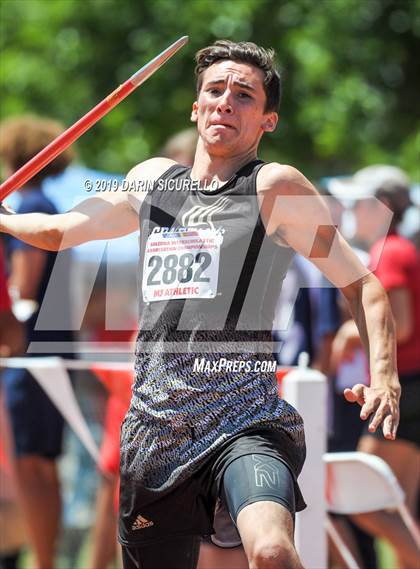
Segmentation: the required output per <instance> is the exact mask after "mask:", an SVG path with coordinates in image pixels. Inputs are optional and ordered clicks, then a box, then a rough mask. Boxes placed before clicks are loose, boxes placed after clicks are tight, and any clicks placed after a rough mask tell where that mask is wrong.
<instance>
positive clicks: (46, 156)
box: [0, 36, 188, 202]
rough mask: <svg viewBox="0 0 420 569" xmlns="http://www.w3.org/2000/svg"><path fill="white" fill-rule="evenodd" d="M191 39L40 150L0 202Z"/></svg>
mask: <svg viewBox="0 0 420 569" xmlns="http://www.w3.org/2000/svg"><path fill="white" fill-rule="evenodd" d="M187 41H188V36H183V37H181V38H179V40H177V41H176V42H175V43H173V44H172V45H170V46H169V47H168V48H167V49H165V50H164V51H162V53H160V54H159V55H157V56H156V57H155V58H153V59H152V60H151V61H149V63H147V64H146V65H144V66H143V67H142V68H141V69H139V70H138V71H136V73H134V75H132V76H131V77H130V78H129V79H127V81H126V82H125V83H122V85H120V86H119V87H117V89H115V91H113V92H112V93H111V94H110V95H108V97H105V99H104V100H103V101H101V102H100V103H98V104H97V105H96V107H93V109H91V110H90V111H89V112H87V113H86V114H85V115H84V116H83V117H82V118H81V119H79V120H78V121H77V122H75V123H74V125H72V126H71V127H69V128H68V129H67V130H65V131H64V132H63V133H62V134H60V135H59V136H57V138H55V139H54V140H53V141H52V142H50V144H48V146H46V147H45V148H44V149H43V150H41V151H40V152H38V154H36V155H35V156H34V157H33V158H31V160H29V161H28V162H27V163H26V164H24V165H23V166H22V167H21V168H19V170H17V171H16V172H15V173H14V174H12V176H10V178H8V179H7V180H6V181H5V182H3V184H1V186H0V202H1V200H4V198H5V197H7V196H8V195H9V194H11V193H12V192H13V191H14V190H17V189H18V188H20V187H22V186H23V185H24V184H26V182H28V180H30V179H31V178H33V176H35V174H37V173H38V172H39V171H40V170H42V168H44V166H46V165H47V164H49V163H50V162H51V161H52V160H54V158H56V157H57V156H58V155H59V154H61V152H63V151H64V150H65V149H66V148H67V147H68V146H70V144H73V142H74V141H75V140H77V139H78V138H79V137H80V136H82V134H83V133H85V132H86V131H87V130H88V129H89V128H90V127H91V126H93V125H94V124H95V123H96V122H98V120H99V119H101V118H102V117H103V116H104V115H106V114H107V113H109V111H110V110H111V109H113V108H114V107H115V106H116V105H118V103H119V102H121V101H122V100H123V99H125V98H126V97H127V96H128V95H129V94H130V93H131V92H132V91H134V89H136V87H138V86H139V85H141V84H142V83H143V82H144V81H146V79H148V78H149V77H150V76H151V75H152V74H153V73H154V72H155V71H157V70H158V69H159V67H160V66H161V65H163V64H164V63H165V62H166V61H167V60H168V59H169V58H170V57H172V56H173V55H174V54H175V53H176V52H177V51H178V50H179V49H180V48H181V47H182V46H183V45H185V44H186V43H187Z"/></svg>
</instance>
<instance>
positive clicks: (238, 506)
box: [223, 454, 295, 554]
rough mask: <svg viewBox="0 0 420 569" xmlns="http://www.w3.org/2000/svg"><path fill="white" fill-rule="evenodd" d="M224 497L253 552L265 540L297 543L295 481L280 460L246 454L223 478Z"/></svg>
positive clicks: (244, 539) (227, 470)
mask: <svg viewBox="0 0 420 569" xmlns="http://www.w3.org/2000/svg"><path fill="white" fill-rule="evenodd" d="M223 500H224V501H225V503H226V505H227V507H228V510H229V512H230V515H231V517H232V519H233V521H234V522H235V523H236V525H237V527H238V530H239V533H240V535H241V539H242V543H243V545H244V548H245V551H246V552H247V554H249V552H250V551H252V550H254V549H255V545H256V544H260V543H261V542H262V541H265V542H271V543H276V544H284V545H291V544H293V527H294V513H295V494H294V480H293V477H292V475H291V473H290V471H289V469H288V467H287V466H286V465H285V464H284V462H282V461H281V460H279V459H276V458H273V457H271V456H266V455H261V454H251V455H245V456H242V457H240V458H238V459H236V460H235V461H234V462H232V463H231V464H230V465H229V466H228V467H227V469H226V471H225V473H224V477H223Z"/></svg>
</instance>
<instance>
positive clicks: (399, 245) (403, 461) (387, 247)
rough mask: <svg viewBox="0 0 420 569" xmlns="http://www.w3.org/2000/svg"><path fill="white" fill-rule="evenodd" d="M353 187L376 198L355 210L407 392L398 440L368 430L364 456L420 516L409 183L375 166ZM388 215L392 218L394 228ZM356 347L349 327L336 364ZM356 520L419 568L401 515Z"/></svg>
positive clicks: (419, 382) (419, 270) (418, 328)
mask: <svg viewBox="0 0 420 569" xmlns="http://www.w3.org/2000/svg"><path fill="white" fill-rule="evenodd" d="M352 186H354V188H355V189H356V191H359V192H360V195H361V196H363V197H368V196H373V197H376V198H377V200H372V199H370V200H360V201H359V202H358V203H357V204H356V206H355V216H356V225H357V227H356V235H357V236H358V237H359V239H362V240H363V241H365V242H366V244H367V245H368V246H370V267H371V269H372V270H373V271H374V273H375V274H376V276H377V277H378V279H379V280H380V281H381V283H382V285H383V286H384V288H385V289H386V291H387V292H388V295H389V300H390V303H391V307H392V311H393V314H394V318H395V324H396V331H397V362H398V371H399V375H400V381H401V386H402V395H401V404H400V409H401V420H400V427H399V431H398V439H397V440H396V441H388V440H385V439H384V438H383V436H382V433H381V431H380V430H378V431H377V432H376V433H369V432H368V430H367V426H368V425H367V424H366V426H365V430H364V435H363V437H362V439H361V441H360V444H359V450H361V451H364V452H368V453H371V454H376V455H378V456H380V457H381V458H383V459H384V460H385V461H386V462H388V464H389V465H390V466H391V468H392V470H393V471H394V474H395V475H396V477H397V478H398V480H399V482H400V485H401V486H402V488H403V490H404V492H405V495H406V502H407V506H408V508H409V509H410V511H411V512H412V514H413V515H414V516H416V514H417V507H418V490H419V482H420V470H419V459H420V450H419V446H420V423H419V416H420V343H419V342H420V260H419V255H418V251H417V250H416V248H415V246H414V245H413V243H411V242H410V241H408V240H407V239H405V238H404V237H401V236H400V235H399V234H398V232H397V226H398V224H399V223H400V222H401V219H402V217H403V214H404V212H405V210H406V209H407V207H409V205H410V203H411V201H410V197H409V181H408V178H407V176H406V175H405V174H404V172H402V171H401V170H399V169H398V168H394V167H391V166H370V167H368V168H364V169H363V170H361V171H359V172H358V173H356V174H355V176H354V177H353V179H351V180H350V181H349V183H347V184H346V187H350V188H351V187H352ZM384 205H385V206H386V207H384ZM387 208H388V209H387ZM389 210H391V212H392V214H393V217H392V220H391V225H390V227H389V221H390V216H389ZM388 227H389V231H388ZM357 345H358V335H357V333H356V329H355V326H353V325H348V324H346V325H345V328H342V329H341V330H340V331H339V333H338V335H337V340H336V342H335V346H333V351H335V358H336V360H337V361H340V360H343V359H345V358H346V357H347V356H346V354H349V353H352V352H353V351H354V348H355V347H356V346H357ZM356 519H357V522H358V523H359V524H360V526H361V527H363V528H365V529H366V530H367V531H369V532H371V533H372V534H374V535H377V536H380V537H384V538H386V539H387V540H388V541H389V542H390V543H391V544H392V545H393V546H394V548H395V550H396V554H397V557H398V560H399V563H400V567H404V568H412V567H415V566H416V565H417V564H418V559H419V551H418V549H417V548H416V545H415V543H414V542H413V540H412V538H411V536H410V535H409V533H408V531H407V530H406V528H405V526H404V525H403V524H402V522H401V520H400V518H399V517H398V516H397V514H395V513H392V512H377V513H372V514H364V515H359V516H357V518H356Z"/></svg>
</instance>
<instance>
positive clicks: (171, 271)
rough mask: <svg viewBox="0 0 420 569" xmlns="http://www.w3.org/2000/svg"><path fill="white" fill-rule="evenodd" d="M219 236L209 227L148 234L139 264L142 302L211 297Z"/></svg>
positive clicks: (217, 268)
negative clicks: (141, 264) (141, 268)
mask: <svg viewBox="0 0 420 569" xmlns="http://www.w3.org/2000/svg"><path fill="white" fill-rule="evenodd" d="M222 239H223V236H222V235H221V233H220V232H217V231H215V230H211V229H195V228H194V229H193V228H182V230H179V231H173V230H169V229H168V230H167V231H164V230H162V229H161V228H159V230H157V231H155V232H153V233H151V234H150V236H149V238H148V239H147V243H146V249H145V259H144V265H143V282H142V291H143V299H144V301H145V302H155V301H159V300H168V299H170V298H174V299H175V298H213V297H215V296H216V293H217V281H218V275H219V258H220V246H221V243H222Z"/></svg>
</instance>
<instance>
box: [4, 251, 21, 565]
mask: <svg viewBox="0 0 420 569" xmlns="http://www.w3.org/2000/svg"><path fill="white" fill-rule="evenodd" d="M23 342H24V338H23V329H22V326H21V324H20V323H19V322H18V321H17V320H16V318H15V316H14V315H13V312H12V305H11V302H10V297H9V294H8V292H7V282H6V270H5V263H4V256H3V244H2V242H1V241H0V357H9V356H14V355H17V354H19V352H21V350H23ZM0 375H1V371H0ZM0 388H1V385H0ZM10 443H11V441H10V427H9V424H8V420H7V416H6V410H5V408H4V401H3V393H2V391H1V389H0V569H15V567H17V563H18V560H19V554H20V548H21V546H22V545H23V543H24V532H23V527H22V525H23V524H22V516H21V513H20V511H19V508H18V506H17V503H16V489H15V486H14V484H13V472H12V466H11V464H10V456H11V452H10V451H11V449H10V446H11V444H10Z"/></svg>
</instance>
